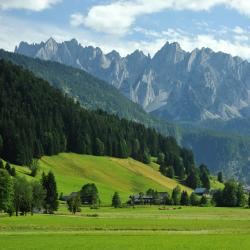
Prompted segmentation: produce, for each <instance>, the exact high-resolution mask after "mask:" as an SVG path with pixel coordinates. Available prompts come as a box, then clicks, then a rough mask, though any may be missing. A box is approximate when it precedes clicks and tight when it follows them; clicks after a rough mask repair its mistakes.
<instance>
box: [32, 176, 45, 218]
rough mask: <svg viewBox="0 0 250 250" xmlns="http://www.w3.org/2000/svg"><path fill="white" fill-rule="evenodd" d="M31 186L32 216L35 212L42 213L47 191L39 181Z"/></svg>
mask: <svg viewBox="0 0 250 250" xmlns="http://www.w3.org/2000/svg"><path fill="white" fill-rule="evenodd" d="M30 185H31V190H32V200H31V214H33V213H34V211H41V209H42V208H43V207H44V199H45V196H46V191H45V190H44V188H43V186H42V184H41V183H39V182H37V181H33V182H32V183H31V184H30Z"/></svg>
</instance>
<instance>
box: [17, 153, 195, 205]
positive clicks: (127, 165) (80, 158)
mask: <svg viewBox="0 0 250 250" xmlns="http://www.w3.org/2000/svg"><path fill="white" fill-rule="evenodd" d="M39 165H40V170H39V174H38V175H37V177H36V178H37V179H40V177H41V174H42V172H43V171H44V172H48V171H50V170H52V171H53V173H54V174H55V177H56V181H57V185H58V192H59V194H60V193H63V194H65V195H67V194H70V193H71V192H73V191H79V190H80V189H81V187H82V186H83V185H84V184H86V183H95V184H96V185H97V187H98V189H99V192H100V198H101V201H102V204H104V205H105V204H110V202H111V197H112V195H113V193H114V192H115V191H118V192H119V193H120V195H121V198H122V201H123V202H126V201H127V200H128V197H129V195H131V194H134V193H139V192H146V191H147V190H148V189H149V188H153V189H157V190H158V191H171V190H172V189H173V188H175V187H176V185H180V186H181V188H182V189H183V190H187V191H188V192H189V193H190V192H191V191H192V190H191V189H190V188H188V187H185V186H183V185H181V184H179V183H178V182H177V181H176V180H172V179H169V178H167V177H164V176H163V175H161V174H160V172H159V171H157V169H156V166H157V165H156V164H155V163H154V164H153V165H154V166H151V165H145V164H143V163H141V162H138V161H136V160H133V159H132V158H128V159H118V158H113V157H105V156H91V155H79V154H74V153H61V154H59V155H56V156H44V157H42V158H41V160H40V161H39ZM15 167H16V171H17V174H18V175H24V176H26V177H27V178H28V179H29V180H32V177H30V176H29V169H28V168H25V167H20V166H15Z"/></svg>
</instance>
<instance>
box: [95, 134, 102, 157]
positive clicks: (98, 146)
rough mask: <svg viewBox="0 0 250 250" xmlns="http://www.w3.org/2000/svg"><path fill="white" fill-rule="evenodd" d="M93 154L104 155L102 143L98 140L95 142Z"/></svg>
mask: <svg viewBox="0 0 250 250" xmlns="http://www.w3.org/2000/svg"><path fill="white" fill-rule="evenodd" d="M94 154H95V155H104V143H103V142H102V141H101V140H100V139H99V138H96V140H95V148H94Z"/></svg>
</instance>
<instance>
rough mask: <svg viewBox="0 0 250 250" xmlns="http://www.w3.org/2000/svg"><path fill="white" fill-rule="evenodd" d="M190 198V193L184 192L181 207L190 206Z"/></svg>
mask: <svg viewBox="0 0 250 250" xmlns="http://www.w3.org/2000/svg"><path fill="white" fill-rule="evenodd" d="M189 202H190V201H189V196H188V193H187V191H182V193H181V202H180V203H181V205H183V206H188V205H189Z"/></svg>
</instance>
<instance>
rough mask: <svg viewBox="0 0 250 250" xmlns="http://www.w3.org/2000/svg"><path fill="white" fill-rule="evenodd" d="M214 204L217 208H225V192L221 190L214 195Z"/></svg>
mask: <svg viewBox="0 0 250 250" xmlns="http://www.w3.org/2000/svg"><path fill="white" fill-rule="evenodd" d="M213 202H214V203H215V205H216V206H217V207H223V206H224V199H223V191H222V190H221V189H219V190H217V191H216V192H215V193H214V194H213Z"/></svg>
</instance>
